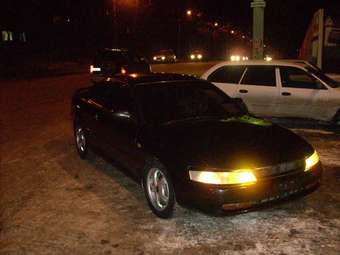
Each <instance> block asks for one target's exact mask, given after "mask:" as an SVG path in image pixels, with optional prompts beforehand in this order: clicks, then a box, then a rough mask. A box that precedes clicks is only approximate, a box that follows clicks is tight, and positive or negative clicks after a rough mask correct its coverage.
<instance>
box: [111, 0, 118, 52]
mask: <svg viewBox="0 0 340 255" xmlns="http://www.w3.org/2000/svg"><path fill="white" fill-rule="evenodd" d="M112 9H113V29H114V31H113V43H114V44H115V47H118V26H117V24H118V22H117V0H112Z"/></svg>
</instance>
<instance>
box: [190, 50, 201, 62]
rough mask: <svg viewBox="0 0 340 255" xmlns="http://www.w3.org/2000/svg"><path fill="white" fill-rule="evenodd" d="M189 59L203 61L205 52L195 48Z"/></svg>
mask: <svg viewBox="0 0 340 255" xmlns="http://www.w3.org/2000/svg"><path fill="white" fill-rule="evenodd" d="M189 59H190V60H191V61H202V60H203V52H202V51H200V50H194V51H192V52H191V53H190V54H189Z"/></svg>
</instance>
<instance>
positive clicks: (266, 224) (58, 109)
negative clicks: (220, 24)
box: [0, 64, 340, 255]
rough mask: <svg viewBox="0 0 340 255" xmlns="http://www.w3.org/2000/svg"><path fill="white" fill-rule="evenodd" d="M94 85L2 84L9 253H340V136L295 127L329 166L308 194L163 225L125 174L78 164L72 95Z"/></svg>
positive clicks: (2, 230) (73, 79) (69, 79)
mask: <svg viewBox="0 0 340 255" xmlns="http://www.w3.org/2000/svg"><path fill="white" fill-rule="evenodd" d="M181 65H182V64H181ZM204 65H205V64H196V67H195V64H191V65H189V66H185V65H184V66H182V67H180V69H181V68H182V70H184V71H183V72H193V73H196V74H199V73H200V72H202V69H204V68H206V66H204ZM203 66H204V67H203ZM154 68H155V69H156V68H160V66H157V67H154ZM162 68H163V70H164V69H171V70H172V69H176V68H178V65H177V66H175V65H170V66H166V65H165V66H163V67H162ZM162 68H161V69H162ZM188 70H189V71H188ZM190 70H193V71H190ZM88 84H89V82H88V76H87V75H84V74H83V75H69V76H60V77H50V78H43V79H34V80H12V81H0V119H1V123H0V124H1V133H0V134H1V136H0V156H1V168H0V254H120V255H124V254H195V255H196V254H273V255H274V254H277V255H283V254H320V255H321V254H327V255H333V254H334V255H338V254H340V134H339V133H337V132H336V131H332V130H328V129H324V128H322V127H315V126H314V127H313V128H296V127H295V128H293V130H294V131H295V132H297V133H299V134H301V135H302V136H303V137H305V138H306V139H307V140H308V141H309V142H311V143H312V144H313V145H314V146H315V147H316V149H317V150H318V151H319V153H320V156H321V160H322V161H323V164H324V167H325V172H324V178H323V181H322V186H321V187H320V188H319V189H318V190H317V191H315V192H314V193H312V194H310V195H308V196H306V197H302V198H299V199H297V200H293V201H288V202H284V203H281V204H279V205H276V206H274V207H271V208H267V209H264V210H261V211H255V212H251V213H246V214H240V215H235V216H227V217H213V216H210V215H205V214H202V213H200V212H197V211H193V210H188V209H185V208H181V207H177V208H176V209H177V210H176V214H175V217H174V218H173V219H171V220H161V219H158V218H156V217H155V216H154V215H153V214H152V213H151V212H150V210H149V208H148V206H147V203H146V201H145V199H144V195H143V193H142V190H141V188H140V187H139V186H138V185H137V184H135V183H134V182H132V181H131V180H130V179H129V178H127V177H125V176H124V175H123V174H122V173H121V172H120V171H119V170H118V169H117V167H115V166H113V165H111V164H110V163H108V162H106V161H104V160H103V159H102V158H100V157H99V156H96V155H91V157H90V159H89V160H85V161H84V160H81V159H79V157H78V155H77V153H76V150H75V146H74V140H73V135H72V125H71V118H70V97H71V95H72V93H73V91H74V90H75V89H77V88H80V87H84V86H87V85H88Z"/></svg>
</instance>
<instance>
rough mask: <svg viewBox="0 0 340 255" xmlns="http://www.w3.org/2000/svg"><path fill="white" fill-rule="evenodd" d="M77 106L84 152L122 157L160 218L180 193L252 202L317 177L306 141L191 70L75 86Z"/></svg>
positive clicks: (195, 202) (196, 198)
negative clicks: (258, 115)
mask: <svg viewBox="0 0 340 255" xmlns="http://www.w3.org/2000/svg"><path fill="white" fill-rule="evenodd" d="M72 112H73V123H74V136H75V145H76V148H77V151H78V153H79V155H80V157H81V158H85V157H86V156H87V152H88V150H89V148H92V149H93V148H95V149H96V151H98V152H101V153H102V154H103V155H105V156H106V157H108V158H109V159H111V160H114V162H118V163H119V165H121V166H122V170H123V171H126V174H127V175H128V176H131V177H133V179H134V180H135V181H137V182H138V183H141V184H142V188H143V190H144V194H145V197H146V200H147V201H148V204H149V206H150V208H151V210H152V211H153V212H154V213H155V214H156V215H157V216H159V217H162V218H168V217H170V216H171V215H172V213H173V211H174V208H175V203H176V202H178V203H180V204H184V205H189V206H193V207H198V208H201V209H202V210H207V211H213V212H221V213H223V212H225V211H230V210H247V209H249V208H251V207H256V206H259V205H263V204H268V203H269V202H272V201H274V200H275V201H277V200H280V199H285V198H287V197H290V196H292V195H297V194H300V193H305V192H307V191H311V190H313V189H315V188H316V187H317V186H318V185H319V183H320V177H321V173H322V166H321V163H320V161H319V157H318V154H317V152H316V151H315V150H314V148H313V147H312V146H311V145H310V144H309V143H307V142H306V141H305V140H303V139H302V138H300V137H299V136H298V135H296V134H295V133H293V132H291V131H289V130H288V129H284V128H282V127H280V126H278V125H274V124H272V123H270V122H269V121H266V120H262V119H259V118H255V117H253V116H250V115H248V113H247V112H246V111H244V110H242V108H241V107H239V105H238V103H237V101H235V100H233V99H231V98H230V97H228V96H227V95H225V94H224V93H223V92H222V91H221V90H220V89H218V88H216V87H215V86H213V85H212V84H211V83H209V82H207V81H203V80H199V79H195V78H193V77H191V76H186V75H180V74H145V75H125V76H116V77H114V78H112V79H107V80H105V81H103V82H101V83H96V84H95V85H93V86H90V87H88V88H82V89H80V90H78V91H77V92H76V93H75V94H74V96H73V99H72Z"/></svg>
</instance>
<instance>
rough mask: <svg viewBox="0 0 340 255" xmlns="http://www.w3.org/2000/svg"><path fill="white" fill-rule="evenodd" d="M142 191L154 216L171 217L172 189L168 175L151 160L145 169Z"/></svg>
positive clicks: (162, 167) (172, 209)
mask: <svg viewBox="0 0 340 255" xmlns="http://www.w3.org/2000/svg"><path fill="white" fill-rule="evenodd" d="M143 189H144V193H145V196H146V199H147V201H148V204H149V206H150V208H151V210H152V211H153V213H154V214H156V215H157V216H158V217H160V218H170V217H171V216H172V215H173V212H174V207H175V192H174V188H173V185H172V181H171V178H170V176H169V173H168V172H167V170H166V169H165V167H164V166H163V165H162V164H161V163H160V162H159V161H158V160H152V162H151V163H148V164H147V166H146V167H145V171H144V176H143Z"/></svg>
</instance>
